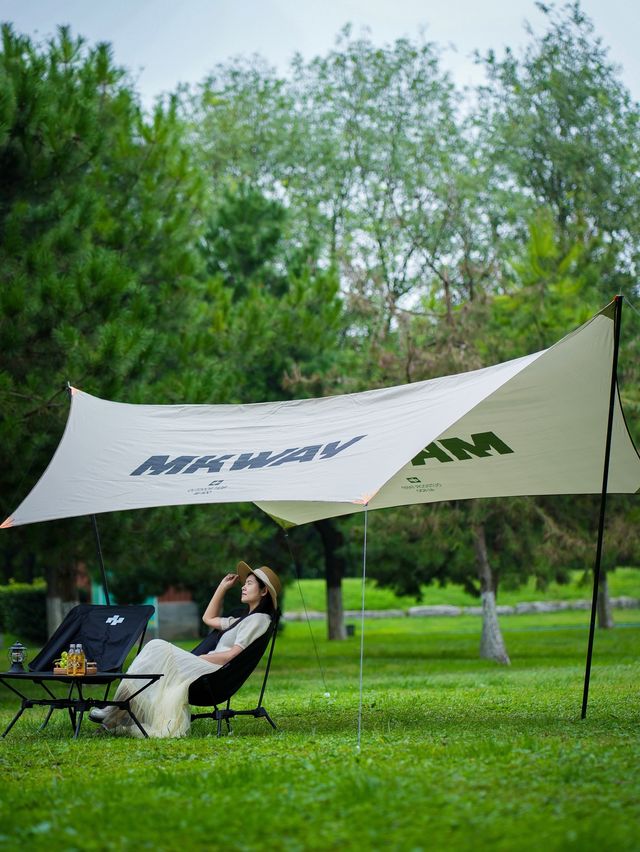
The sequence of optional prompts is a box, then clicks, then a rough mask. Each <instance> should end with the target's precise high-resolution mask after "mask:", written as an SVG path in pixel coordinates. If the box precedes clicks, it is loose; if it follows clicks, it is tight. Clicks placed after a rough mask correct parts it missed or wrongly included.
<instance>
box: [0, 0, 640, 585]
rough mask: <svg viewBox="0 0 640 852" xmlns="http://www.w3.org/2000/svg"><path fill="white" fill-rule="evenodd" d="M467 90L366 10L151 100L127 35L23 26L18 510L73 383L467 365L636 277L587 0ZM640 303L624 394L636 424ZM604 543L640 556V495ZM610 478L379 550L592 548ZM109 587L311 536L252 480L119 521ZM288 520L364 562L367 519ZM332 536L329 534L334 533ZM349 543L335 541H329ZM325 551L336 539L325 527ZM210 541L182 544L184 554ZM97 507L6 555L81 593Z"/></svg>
mask: <svg viewBox="0 0 640 852" xmlns="http://www.w3.org/2000/svg"><path fill="white" fill-rule="evenodd" d="M546 19H547V29H546V31H545V32H544V34H543V35H542V36H535V35H534V34H532V33H529V34H528V41H527V44H526V46H525V48H524V50H523V51H522V53H521V54H519V55H516V54H515V53H514V52H512V51H510V50H507V51H506V52H505V53H504V55H503V56H497V55H494V54H491V55H489V56H486V57H478V62H480V63H482V64H483V65H484V68H485V70H486V83H485V85H483V86H482V87H480V88H479V89H478V90H477V91H476V92H471V93H469V92H467V93H464V94H463V93H462V92H460V91H457V90H456V88H455V86H454V84H453V83H452V81H451V80H450V79H449V77H448V76H447V74H446V73H445V72H444V71H443V70H442V68H441V66H440V63H439V50H438V46H437V45H434V44H429V43H427V44H424V43H421V44H418V43H414V42H412V41H411V40H409V39H402V40H399V41H397V42H395V43H394V44H389V45H386V46H384V47H378V46H375V45H373V44H372V43H371V42H369V41H368V40H367V39H366V38H353V37H352V35H351V33H350V31H349V29H348V28H347V29H345V31H343V32H342V33H341V34H340V36H339V38H338V40H337V42H336V45H335V48H334V49H333V50H332V51H330V52H329V53H328V54H327V55H326V56H321V57H317V58H315V59H313V60H312V61H309V62H305V61H304V60H303V59H301V58H300V57H297V58H295V59H294V60H293V62H292V65H291V68H290V69H289V73H288V74H287V75H282V76H279V75H278V74H276V73H275V72H274V71H273V70H272V69H270V68H269V67H267V66H266V65H265V64H264V63H263V62H262V61H261V60H260V59H252V60H242V59H239V60H235V61H233V62H231V63H228V64H226V65H221V66H218V67H216V68H214V69H213V70H212V72H211V74H210V75H209V76H208V77H207V79H205V80H204V81H203V82H202V84H201V85H200V86H197V87H194V88H193V89H191V90H188V89H185V88H181V89H180V90H179V92H178V93H177V94H176V95H174V96H171V97H167V98H164V99H161V100H159V101H158V103H157V104H156V106H155V107H154V109H153V110H152V111H151V112H145V111H144V110H143V109H142V107H141V106H140V102H139V99H138V96H137V93H136V90H135V84H134V83H133V81H132V80H131V79H130V77H129V76H128V74H127V73H126V71H124V70H123V69H119V68H117V67H116V66H115V65H114V63H113V59H112V56H111V51H110V48H109V46H108V45H103V44H101V45H96V46H91V45H88V44H87V43H86V42H84V41H83V39H82V38H78V37H76V36H74V35H73V34H71V33H70V32H69V31H68V30H67V29H65V28H61V29H60V31H59V33H58V35H57V37H56V38H54V39H53V40H52V41H50V42H47V43H43V44H36V43H34V42H32V41H31V40H30V39H28V38H26V37H23V36H21V35H19V34H17V33H15V32H14V31H13V30H12V29H11V27H10V26H4V28H3V31H2V37H3V41H2V52H1V53H0V268H1V269H2V273H1V274H2V287H0V440H1V441H2V445H3V448H4V453H3V465H2V466H1V467H0V495H1V497H0V501H1V503H2V511H3V514H4V516H7V515H8V514H10V512H11V510H12V509H13V508H14V507H15V505H17V503H18V502H19V500H20V499H21V498H22V497H23V496H24V495H25V494H26V492H27V491H28V490H29V488H30V487H31V485H32V484H33V482H34V480H35V478H36V477H37V476H38V475H39V473H40V472H41V471H42V470H43V469H44V467H45V465H46V462H47V460H48V458H49V457H50V455H51V453H52V451H53V449H54V448H55V446H56V444H57V441H58V439H59V437H60V435H61V432H62V429H63V426H64V421H65V418H66V413H67V409H68V403H67V400H66V398H65V392H64V388H65V383H66V381H67V380H69V381H71V383H72V384H75V385H77V386H79V387H82V388H83V389H84V390H86V391H88V392H90V393H93V394H96V395H98V396H103V397H107V398H113V399H118V400H122V401H127V402H144V401H151V400H153V401H154V402H166V403H170V402H176V401H179V400H180V401H185V400H186V401H189V402H194V403H195V402H211V403H214V402H217V403H230V402H249V401H260V400H275V399H282V398H284V399H286V398H293V397H304V396H312V395H320V394H326V393H341V392H346V391H355V390H362V389H364V388H369V387H380V386H384V385H390V384H394V383H401V382H408V381H409V382H410V381H417V380H422V379H428V378H431V377H434V376H436V375H442V374H445V373H451V372H456V371H463V370H469V369H473V368H476V367H480V366H483V365H486V364H490V363H494V362H496V361H498V360H504V359H507V358H512V357H516V356H519V355H522V354H525V353H527V352H530V351H533V350H536V349H539V348H541V347H544V346H548V345H549V344H551V343H552V342H554V341H555V340H557V339H558V338H559V337H561V336H562V335H563V334H565V333H567V332H569V331H571V330H572V329H573V328H574V327H575V326H577V325H578V324H579V323H580V322H582V321H584V320H585V319H587V318H588V317H589V316H590V315H592V314H593V313H594V312H595V311H596V310H598V309H599V308H601V307H602V306H603V305H604V304H605V303H606V302H608V301H609V300H610V298H611V297H612V296H613V295H614V294H615V292H617V291H620V292H624V293H625V294H626V295H627V296H628V297H629V298H630V299H631V300H632V301H633V300H635V298H636V296H637V283H636V280H637V276H636V268H637V261H638V250H639V233H640V230H639V228H640V226H639V221H638V215H639V214H638V211H639V210H640V203H639V202H640V184H639V182H638V175H639V174H640V169H639V164H640V163H639V157H640V131H639V120H640V110H639V107H638V104H636V103H635V102H634V101H633V100H632V99H631V97H630V95H629V93H628V91H627V90H626V89H625V87H624V85H623V84H622V82H621V80H620V77H619V75H618V73H617V70H616V68H615V67H614V66H612V65H611V63H610V61H609V59H608V55H607V51H606V48H605V47H604V46H603V45H602V43H601V42H600V40H599V39H598V38H597V36H596V34H595V33H594V31H593V27H592V25H591V22H590V21H589V20H588V18H587V17H586V16H585V15H584V13H583V12H582V10H581V8H580V6H579V4H578V3H573V4H567V5H565V6H563V7H561V8H560V9H558V8H555V7H550V8H548V9H546ZM638 355H639V353H638V335H637V319H636V318H635V317H634V316H633V315H631V314H628V315H627V317H626V321H625V324H624V333H623V351H622V354H621V365H622V366H621V372H620V379H621V394H622V399H623V404H624V406H625V409H626V411H627V415H628V419H629V426H630V429H631V431H632V433H633V434H634V435H635V437H636V438H637V437H638V435H639V434H640V431H639V425H640V392H639V391H638V388H639V387H640V384H639V382H638V364H639V363H640V358H639V357H638ZM614 502H615V506H614V511H612V512H611V513H610V517H611V518H612V521H611V530H610V534H608V536H607V540H606V542H607V545H606V546H607V550H606V560H607V562H606V564H607V566H608V567H609V568H614V567H615V565H616V564H619V563H620V562H626V563H627V564H633V563H637V561H638V558H639V554H638V539H637V536H635V535H634V534H633V532H632V531H633V529H634V524H635V522H636V521H637V517H636V516H637V512H638V509H637V507H634V505H633V502H632V501H631V500H628V499H627V500H625V499H622V498H620V499H618V500H616V501H612V503H614ZM594 513H595V503H594V501H593V500H591V499H590V498H584V499H582V498H581V499H579V500H570V501H569V500H563V499H562V498H557V499H555V498H554V499H553V500H552V499H550V498H544V499H539V498H526V499H524V498H523V499H520V500H515V501H509V502H506V501H502V502H499V503H498V502H496V501H476V502H475V503H474V504H473V505H472V504H456V505H447V504H443V505H439V506H433V507H429V508H425V507H418V508H414V509H408V510H407V509H403V510H402V511H397V510H388V511H386V512H385V513H378V514H379V517H378V516H376V517H375V519H374V524H375V526H376V528H377V534H376V537H374V538H373V539H372V548H373V555H374V557H375V558H373V559H371V565H372V570H373V573H374V575H375V576H377V577H378V578H379V579H380V581H381V582H384V583H386V584H389V585H392V586H394V587H396V588H397V589H399V590H402V591H403V592H405V593H411V594H415V593H416V592H417V591H419V589H420V587H421V585H422V584H425V583H432V582H445V581H448V580H453V581H454V582H457V583H459V584H460V585H461V586H462V587H463V588H464V589H466V590H468V591H471V592H473V593H475V594H479V592H480V580H479V576H478V566H477V558H476V556H475V551H476V550H477V547H476V545H477V537H476V539H474V534H472V531H474V530H475V531H478V530H482V532H483V535H484V538H485V539H486V542H487V545H488V549H489V556H490V561H491V572H492V575H491V581H490V585H491V587H492V588H493V590H494V591H496V590H499V588H500V587H502V586H504V587H507V586H509V587H510V586H517V585H518V584H519V583H523V582H527V581H528V579H529V578H532V579H533V580H534V581H535V582H537V583H538V584H539V585H540V586H544V585H545V583H548V582H550V581H551V580H560V581H562V580H563V579H565V578H566V577H567V569H568V568H570V567H575V566H576V565H579V566H580V567H584V565H585V564H588V563H589V562H590V560H591V558H592V557H591V547H592V544H591V542H592V540H593V533H594V517H595V514H594ZM101 528H102V536H103V546H104V549H105V552H106V554H107V562H108V567H109V569H110V570H111V571H112V577H113V583H114V588H115V591H116V594H117V595H118V596H119V597H120V599H121V600H123V601H133V600H137V599H139V598H141V597H144V596H145V595H147V594H155V593H160V592H162V591H163V589H164V588H165V587H166V586H167V585H168V584H173V585H184V586H186V587H187V588H190V589H191V590H193V591H194V593H196V594H197V595H200V596H201V595H202V594H203V591H202V590H203V589H206V590H207V591H208V589H209V588H210V585H211V584H212V583H213V582H214V581H215V578H216V576H218V575H219V574H221V573H223V572H224V571H226V570H228V568H229V566H230V565H231V564H233V563H234V562H235V560H236V558H237V557H238V556H239V555H241V556H242V557H244V558H247V559H248V560H249V561H251V560H252V559H256V560H261V561H265V560H266V556H265V554H268V559H269V560H270V561H271V562H272V563H273V564H275V565H277V566H278V567H281V566H284V565H287V564H289V562H290V560H289V556H288V551H287V550H286V548H285V543H284V541H283V539H282V536H281V534H280V533H279V531H278V529H277V528H276V527H275V526H274V525H273V524H272V522H271V521H269V520H268V519H266V518H265V517H264V516H262V515H261V513H260V512H258V510H257V509H255V508H253V507H251V506H231V507H224V506H215V507H176V508H171V509H157V510H145V511H141V512H137V513H129V514H126V513H123V514H120V515H117V514H116V515H111V516H109V517H105V518H104V520H102V521H101ZM330 529H331V535H329V537H327V528H325V529H324V531H323V532H324V537H323V538H322V539H321V537H320V535H319V532H320V529H319V528H314V527H313V526H311V527H309V528H308V529H307V528H304V529H298V530H295V531H294V533H292V539H295V542H294V543H295V549H296V552H297V558H298V561H299V562H300V564H301V566H302V569H303V571H305V572H306V576H319V575H322V573H323V571H324V566H325V563H326V564H327V565H328V564H329V561H328V560H330V559H333V560H334V563H336V559H337V563H336V564H339V566H341V567H340V571H342V572H346V573H350V572H355V571H356V570H357V567H358V566H359V558H358V557H357V555H356V553H357V550H358V548H359V546H360V540H361V525H360V524H359V523H358V521H357V520H355V521H354V520H341V521H332V522H331V527H330ZM328 541H330V542H332V544H331V547H329V550H327V547H328V544H327V542H328ZM331 548H333V551H331ZM330 551H331V552H330ZM185 553H188V554H189V558H188V560H187V559H185V558H184V554H185ZM78 562H88V563H89V566H90V568H91V570H92V571H93V570H94V569H95V567H96V566H95V565H94V564H93V542H92V540H91V530H90V525H89V523H88V522H87V519H76V520H71V521H65V522H56V523H50V524H43V525H37V526H34V527H28V528H23V529H20V528H19V529H16V530H12V531H11V534H3V535H2V536H1V537H0V579H3V580H4V581H5V582H6V581H8V580H9V579H10V578H15V579H18V580H29V579H32V578H34V577H36V576H39V575H43V574H45V573H46V576H47V581H48V587H49V592H50V593H51V594H53V593H57V594H60V595H62V596H63V597H65V596H66V597H72V596H73V595H74V589H73V585H74V576H75V567H76V565H77V563H78Z"/></svg>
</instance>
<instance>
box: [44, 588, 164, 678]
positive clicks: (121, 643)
mask: <svg viewBox="0 0 640 852" xmlns="http://www.w3.org/2000/svg"><path fill="white" fill-rule="evenodd" d="M154 612H155V607H152V606H149V605H146V604H144V605H139V606H106V605H103V604H78V606H75V607H74V608H73V609H71V610H69V612H68V613H67V616H66V618H65V619H64V621H63V622H62V624H61V625H60V626H59V627H58V629H57V630H56V631H55V633H54V634H53V636H51V638H50V639H49V641H48V642H47V644H46V645H45V646H44V648H42V650H41V651H40V653H39V654H38V655H37V656H36V657H35V659H33V660H32V661H31V662H30V663H29V669H30V670H31V671H48V670H50V669H52V668H53V661H54V660H55V659H56V658H57V657H59V656H60V654H61V653H62V652H63V651H66V650H67V649H68V648H69V645H71V644H77V643H78V642H81V643H82V648H83V650H84V652H85V654H86V656H87V660H95V662H96V663H97V664H98V671H102V672H110V671H120V669H121V667H122V664H123V663H124V661H125V660H126V659H127V655H128V653H129V651H130V650H131V648H132V647H133V646H134V645H135V643H136V641H137V640H138V639H140V644H139V647H138V650H140V647H141V645H142V639H143V638H144V634H145V632H146V629H147V623H148V621H149V619H150V618H151V616H152V615H153V613H154Z"/></svg>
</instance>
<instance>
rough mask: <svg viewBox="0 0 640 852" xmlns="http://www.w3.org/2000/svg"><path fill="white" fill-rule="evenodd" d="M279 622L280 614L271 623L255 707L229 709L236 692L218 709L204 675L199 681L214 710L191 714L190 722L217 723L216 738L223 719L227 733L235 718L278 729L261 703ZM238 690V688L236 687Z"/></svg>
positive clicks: (224, 667)
mask: <svg viewBox="0 0 640 852" xmlns="http://www.w3.org/2000/svg"><path fill="white" fill-rule="evenodd" d="M279 622H280V613H279V612H278V613H276V615H275V616H274V618H273V622H272V624H271V626H270V630H271V631H272V633H271V637H270V639H269V656H268V658H267V665H266V668H265V671H264V677H263V678H262V686H261V689H260V697H259V698H258V703H257V705H256V706H255V707H253V708H251V709H249V710H234V709H233V708H232V707H231V699H232V697H233V695H235V694H236V692H237V690H236V691H234V692H233V693H231V695H229V697H228V698H227V704H226V707H220V703H221V702H220V700H218V702H217V703H216V701H215V697H214V694H213V690H212V688H211V684H210V683H209V682H208V680H207V678H210V677H212V675H204V677H203V678H202V679H201V680H202V681H203V685H204V686H205V688H206V689H207V690H208V692H209V694H210V696H211V705H212V707H213V708H214V709H213V710H211V711H209V712H208V713H192V714H191V721H192V722H193V721H194V720H195V719H213V720H214V721H215V722H216V723H217V736H218V737H220V736H222V720H223V719H224V721H225V723H226V725H227V732H228V733H232V731H233V729H232V727H231V721H230V720H231V719H233V718H234V717H235V716H253V718H254V719H266V720H267V722H268V723H269V724H270V725H271V727H272V728H273V729H274V730H277V729H278V728H277V725H276V723H275V722H274V721H273V719H272V718H271V716H270V715H269V713H268V712H267V709H266V707H264V705H263V703H262V702H263V700H264V694H265V691H266V688H267V680H268V678H269V672H270V670H271V660H272V658H273V650H274V647H275V644H276V638H277V635H278V625H279ZM265 650H266V649H265ZM238 656H240V655H238ZM262 656H264V652H263V654H262ZM261 658H262V657H261ZM235 659H237V657H236V658H235ZM258 662H260V661H259V660H258ZM232 665H233V660H230V661H229V662H228V663H226V664H225V665H224V666H222V668H221V669H218V671H219V672H224V671H225V669H229V667H231V666H232ZM256 665H257V664H256ZM253 671H255V668H254V669H253ZM216 674H217V672H216ZM251 674H252V672H251V673H250V674H249V675H248V676H247V678H246V680H248V679H249V677H250V676H251ZM246 680H245V681H244V682H245V683H246ZM197 682H198V681H194V683H197ZM238 689H240V687H238Z"/></svg>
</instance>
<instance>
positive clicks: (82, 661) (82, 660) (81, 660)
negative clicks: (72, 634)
mask: <svg viewBox="0 0 640 852" xmlns="http://www.w3.org/2000/svg"><path fill="white" fill-rule="evenodd" d="M86 661H87V658H86V657H85V654H84V651H83V649H82V645H76V664H75V672H76V674H77V675H83V674H85V672H86V670H87V666H86Z"/></svg>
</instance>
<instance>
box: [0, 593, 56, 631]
mask: <svg viewBox="0 0 640 852" xmlns="http://www.w3.org/2000/svg"><path fill="white" fill-rule="evenodd" d="M0 632H3V633H13V634H15V635H16V636H18V638H20V639H24V640H26V641H29V642H37V643H38V644H40V645H41V644H43V643H44V642H46V640H47V584H46V583H45V582H44V580H36V582H35V583H9V585H8V586H0Z"/></svg>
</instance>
